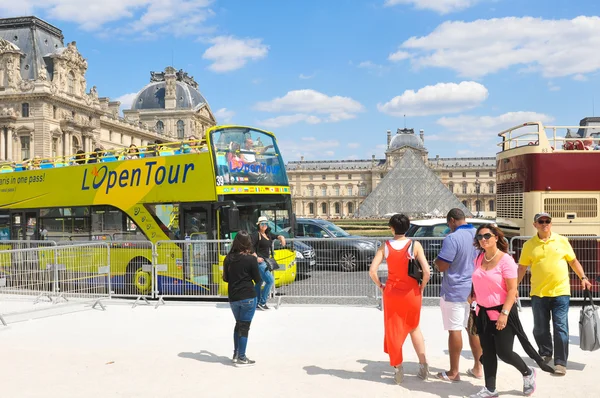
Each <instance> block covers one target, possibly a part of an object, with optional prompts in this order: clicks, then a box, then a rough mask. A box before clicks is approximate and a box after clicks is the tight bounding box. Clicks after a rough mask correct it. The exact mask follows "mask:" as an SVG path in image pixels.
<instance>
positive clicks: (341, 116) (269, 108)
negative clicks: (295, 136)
mask: <svg viewBox="0 0 600 398" xmlns="http://www.w3.org/2000/svg"><path fill="white" fill-rule="evenodd" d="M254 109H256V110H259V111H264V112H278V113H287V112H295V114H291V115H284V116H278V117H275V118H272V119H267V120H264V121H263V122H262V123H267V124H268V125H270V127H281V126H287V125H290V124H294V123H299V122H306V123H310V124H316V123H321V122H339V121H342V120H348V119H353V118H355V117H356V113H358V112H362V111H363V110H364V107H363V106H362V105H361V104H360V103H359V102H358V101H355V100H353V99H352V98H350V97H341V96H337V95H336V96H332V97H330V96H328V95H326V94H323V93H320V92H318V91H315V90H294V91H289V92H288V93H287V94H286V95H284V96H283V97H279V98H275V99H273V100H271V101H264V102H259V103H257V104H256V105H255V106H254ZM315 114H316V115H320V116H316V115H315Z"/></svg>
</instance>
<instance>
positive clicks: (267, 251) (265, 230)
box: [252, 216, 285, 311]
mask: <svg viewBox="0 0 600 398" xmlns="http://www.w3.org/2000/svg"><path fill="white" fill-rule="evenodd" d="M268 221H269V219H268V218H267V217H264V216H261V217H259V218H258V222H257V223H256V225H258V230H257V231H256V232H254V233H253V234H252V246H253V247H254V252H255V253H256V255H257V258H258V269H259V271H260V276H261V278H262V280H263V281H264V282H265V286H264V288H262V286H261V285H262V283H259V284H256V286H255V289H256V297H257V299H258V303H257V308H258V309H259V310H261V311H266V310H269V309H270V308H269V307H268V306H267V300H268V298H269V294H270V293H271V288H272V287H273V285H274V284H275V278H274V277H273V274H272V272H273V267H272V266H271V265H270V264H269V263H271V264H272V263H274V261H273V256H272V248H273V241H274V240H275V239H278V240H279V241H280V242H281V244H282V245H283V246H285V237H283V236H282V235H275V234H273V233H271V229H270V228H269V224H268ZM261 288H262V289H261Z"/></svg>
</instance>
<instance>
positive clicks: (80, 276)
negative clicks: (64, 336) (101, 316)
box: [0, 243, 111, 324]
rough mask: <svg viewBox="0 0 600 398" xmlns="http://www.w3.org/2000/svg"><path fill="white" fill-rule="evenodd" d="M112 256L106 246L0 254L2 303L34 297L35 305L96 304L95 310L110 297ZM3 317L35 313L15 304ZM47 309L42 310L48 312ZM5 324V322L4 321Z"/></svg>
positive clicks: (0, 294) (0, 296) (42, 248)
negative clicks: (45, 303) (62, 303)
mask: <svg viewBox="0 0 600 398" xmlns="http://www.w3.org/2000/svg"><path fill="white" fill-rule="evenodd" d="M108 264H110V253H109V250H108V245H107V244H106V243H83V244H77V245H68V246H58V245H52V244H51V243H48V245H47V246H46V247H37V248H29V249H13V250H2V251H0V301H3V302H4V304H6V302H8V301H12V302H16V301H21V300H23V299H24V298H33V299H34V300H33V304H37V303H40V302H41V301H47V302H48V303H51V304H57V303H60V302H67V301H70V300H71V299H74V300H76V301H77V302H82V300H83V301H85V302H87V301H93V305H92V308H96V306H99V307H100V308H102V309H104V306H103V304H102V302H101V300H103V299H107V298H110V295H111V279H110V267H109V266H108ZM12 307H13V308H12V310H9V312H4V313H3V315H4V316H6V315H14V314H18V313H23V312H33V311H35V310H36V309H35V308H34V309H33V310H32V309H31V307H30V306H23V305H13V306H12ZM47 308H48V307H43V308H40V309H47ZM1 322H2V323H3V324H5V321H4V320H1Z"/></svg>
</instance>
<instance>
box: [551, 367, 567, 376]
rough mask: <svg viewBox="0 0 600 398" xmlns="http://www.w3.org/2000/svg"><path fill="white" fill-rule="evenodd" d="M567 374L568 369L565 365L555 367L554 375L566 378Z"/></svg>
mask: <svg viewBox="0 0 600 398" xmlns="http://www.w3.org/2000/svg"><path fill="white" fill-rule="evenodd" d="M566 374H567V367H566V366H563V365H556V366H554V375H555V376H564V375H566Z"/></svg>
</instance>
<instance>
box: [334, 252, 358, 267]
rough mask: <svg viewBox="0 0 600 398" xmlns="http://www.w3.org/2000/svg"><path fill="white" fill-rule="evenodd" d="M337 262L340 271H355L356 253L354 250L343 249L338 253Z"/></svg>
mask: <svg viewBox="0 0 600 398" xmlns="http://www.w3.org/2000/svg"><path fill="white" fill-rule="evenodd" d="M338 264H339V266H340V267H341V268H342V271H347V272H349V271H355V270H356V268H358V254H357V253H356V252H354V251H343V252H341V253H340V254H339V255H338Z"/></svg>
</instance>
